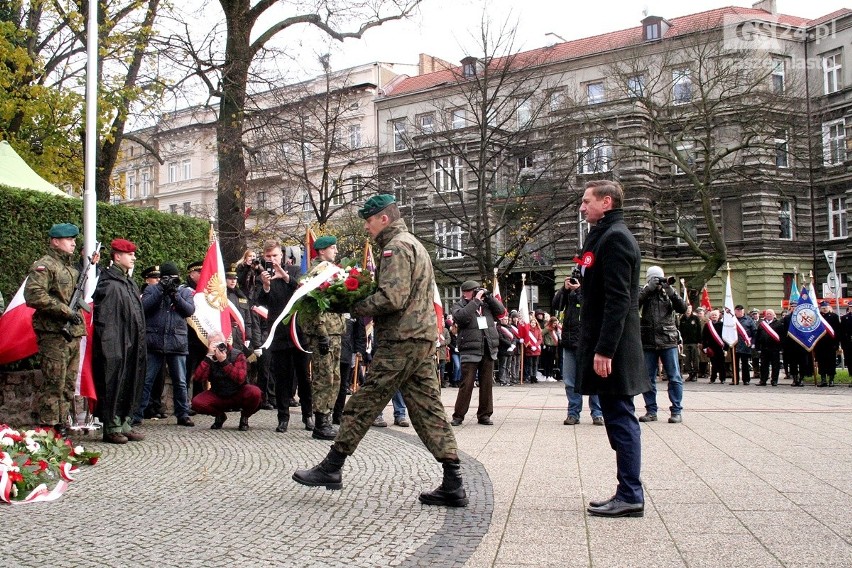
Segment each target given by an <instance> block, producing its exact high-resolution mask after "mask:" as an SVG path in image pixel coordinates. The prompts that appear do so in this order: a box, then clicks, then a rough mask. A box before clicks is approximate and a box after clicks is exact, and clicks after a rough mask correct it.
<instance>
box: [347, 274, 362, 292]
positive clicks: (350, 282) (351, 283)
mask: <svg viewBox="0 0 852 568" xmlns="http://www.w3.org/2000/svg"><path fill="white" fill-rule="evenodd" d="M343 285H344V286H346V289H347V290H349V291H350V292H354V291H355V290H357V289H358V280H357V279H356V278H353V277H352V276H350V277H349V278H347V279H346V280H344V281H343Z"/></svg>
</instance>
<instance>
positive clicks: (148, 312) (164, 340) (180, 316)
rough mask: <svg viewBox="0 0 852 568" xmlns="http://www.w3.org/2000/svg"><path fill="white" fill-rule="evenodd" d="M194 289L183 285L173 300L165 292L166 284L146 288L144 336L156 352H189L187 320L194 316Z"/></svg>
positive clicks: (143, 306)
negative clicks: (164, 285) (164, 286)
mask: <svg viewBox="0 0 852 568" xmlns="http://www.w3.org/2000/svg"><path fill="white" fill-rule="evenodd" d="M192 296H193V291H192V289H191V288H188V287H186V286H181V287H180V288H178V290H177V293H176V294H175V295H174V297H172V296H170V295H168V294H164V293H163V285H162V284H157V285H154V286H147V287H146V288H145V291H144V292H143V293H142V308H143V309H144V310H145V337H146V338H147V341H148V349H149V350H151V351H153V352H155V353H172V354H178V355H186V354H187V353H189V340H188V339H187V324H186V318H188V317H189V316H191V315H192V314H194V313H195V303H194V302H193V300H192Z"/></svg>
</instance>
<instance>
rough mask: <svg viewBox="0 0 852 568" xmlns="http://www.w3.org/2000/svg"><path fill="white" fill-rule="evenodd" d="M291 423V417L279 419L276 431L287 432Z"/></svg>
mask: <svg viewBox="0 0 852 568" xmlns="http://www.w3.org/2000/svg"><path fill="white" fill-rule="evenodd" d="M289 425H290V417H289V416H285V417H284V418H279V419H278V427H277V428H276V429H275V431H276V432H286V431H287V427H288V426H289Z"/></svg>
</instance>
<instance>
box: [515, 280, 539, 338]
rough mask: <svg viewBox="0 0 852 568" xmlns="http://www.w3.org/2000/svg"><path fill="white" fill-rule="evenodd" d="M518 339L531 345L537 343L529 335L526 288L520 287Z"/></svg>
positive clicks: (528, 310)
mask: <svg viewBox="0 0 852 568" xmlns="http://www.w3.org/2000/svg"><path fill="white" fill-rule="evenodd" d="M518 337H520V338H521V339H523V340H524V342H526V343H532V344H533V345H535V344H537V343H538V342H537V341H536V340H535V337H534V336H533V335H532V334H531V333H530V309H529V306H528V305H527V287H526V286H521V299H520V301H519V303H518Z"/></svg>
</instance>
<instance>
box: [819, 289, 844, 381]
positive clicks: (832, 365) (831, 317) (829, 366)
mask: <svg viewBox="0 0 852 568" xmlns="http://www.w3.org/2000/svg"><path fill="white" fill-rule="evenodd" d="M819 313H820V315H821V316H822V319H824V320H825V322H826V323H827V324H828V325H829V326H831V332H830V333H829V332H828V330H826V332H825V333H824V334H823V335H822V337H820V338H819V340H817V342H816V344H815V345H814V356H815V357H816V363H817V370H818V371H819V376H820V382H819V384H818V385H817V386H818V387H833V386H834V375H835V374H837V347H838V345H839V343H840V338H839V337H838V335H839V334H840V333H841V330H840V318H839V317H838V316H837V314H835V313H834V311H832V309H831V304H830V303H828V301H827V300H823V301H822V302H820V303H819Z"/></svg>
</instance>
